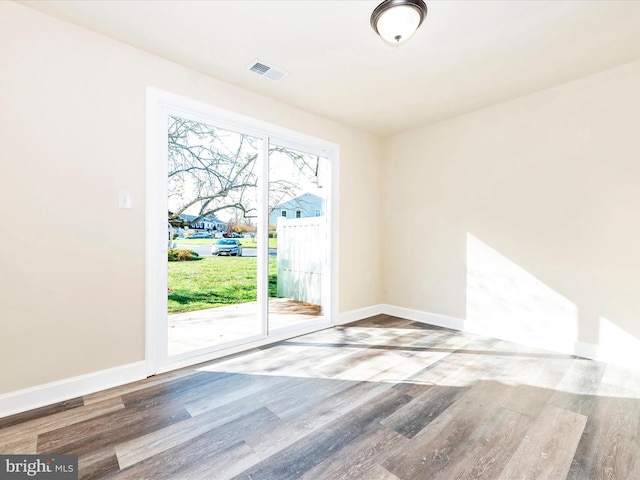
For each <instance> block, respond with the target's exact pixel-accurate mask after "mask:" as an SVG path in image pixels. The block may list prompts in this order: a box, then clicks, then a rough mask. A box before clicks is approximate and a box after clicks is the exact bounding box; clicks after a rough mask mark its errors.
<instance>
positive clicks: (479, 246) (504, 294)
mask: <svg viewBox="0 0 640 480" xmlns="http://www.w3.org/2000/svg"><path fill="white" fill-rule="evenodd" d="M466 293H467V303H466V305H467V316H466V321H465V330H468V331H470V332H474V333H478V334H481V335H487V336H490V337H495V338H502V339H505V340H510V341H514V342H518V343H522V344H526V345H532V346H536V347H539V348H546V349H550V350H555V351H561V352H567V353H570V352H573V349H574V344H575V342H576V340H577V334H578V309H577V307H576V305H575V304H573V303H572V302H571V301H569V300H568V299H567V298H565V297H563V296H562V295H560V294H559V293H557V292H556V291H555V290H553V289H551V288H549V287H548V286H547V285H545V284H544V283H543V282H541V281H540V280H538V279H537V278H536V277H534V276H533V275H531V274H530V273H529V272H527V271H526V270H524V269H523V268H522V267H520V266H518V265H517V264H515V263H513V262H512V261H511V260H509V259H508V258H506V257H504V256H503V255H501V254H500V253H498V252H497V251H495V250H494V249H492V248H491V247H489V246H488V245H487V244H485V243H483V242H482V241H480V240H479V239H478V238H476V237H475V236H473V235H471V234H470V233H467V290H466Z"/></svg>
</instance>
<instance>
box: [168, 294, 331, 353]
mask: <svg viewBox="0 0 640 480" xmlns="http://www.w3.org/2000/svg"><path fill="white" fill-rule="evenodd" d="M321 315H322V311H321V307H320V306H319V305H312V304H308V303H304V302H298V301H295V300H290V299H287V298H271V299H269V329H270V330H276V329H279V328H283V327H290V326H293V325H297V324H301V323H304V322H307V321H309V320H313V319H318V318H319V317H320V316H321ZM261 328H262V325H261V323H260V321H259V320H258V304H257V302H247V303H239V304H237V305H230V306H227V307H218V308H209V309H206V310H198V311H194V312H185V313H176V314H172V315H169V355H176V354H180V353H186V352H189V351H192V350H197V349H200V348H206V347H210V346H213V345H220V344H223V343H227V342H232V341H234V340H240V339H242V338H246V337H250V336H254V335H258V334H260V332H261Z"/></svg>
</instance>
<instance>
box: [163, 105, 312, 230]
mask: <svg viewBox="0 0 640 480" xmlns="http://www.w3.org/2000/svg"><path fill="white" fill-rule="evenodd" d="M260 141H261V140H260V139H258V138H255V137H252V136H249V135H245V134H240V133H237V132H231V131H229V130H225V129H221V128H216V127H213V126H210V125H206V124H203V123H199V122H195V121H192V120H187V119H184V118H179V117H169V128H168V154H169V155H168V157H169V169H168V175H169V203H170V211H169V212H168V221H169V224H170V225H171V226H173V227H187V226H189V225H192V224H197V223H199V222H200V221H201V220H202V219H203V218H205V217H209V216H214V215H216V214H217V213H218V212H220V211H223V210H235V212H236V213H238V212H239V213H241V216H242V217H244V218H250V217H255V216H256V214H257V212H256V203H257V198H256V197H257V195H256V193H257V186H258V173H257V169H256V160H257V158H258V153H259V151H260ZM273 152H278V153H279V154H283V155H285V156H286V157H282V156H279V157H278V158H279V159H280V160H278V161H277V162H274V163H278V162H279V163H282V161H283V160H282V159H285V158H286V162H287V163H288V167H287V168H281V167H278V166H274V167H273V168H270V172H269V176H270V181H269V215H271V212H272V211H273V209H274V208H275V207H276V206H277V205H279V204H281V203H283V202H284V201H287V200H289V199H291V198H295V197H296V196H298V195H299V194H300V193H301V189H300V183H301V181H302V179H303V178H307V179H308V178H311V177H313V175H314V172H315V174H316V175H317V166H318V162H319V159H318V158H317V157H315V156H311V155H308V154H305V153H300V152H296V151H293V150H290V149H286V148H283V147H279V146H272V147H271V150H270V155H272V154H273ZM270 163H271V162H270ZM194 209H195V210H196V211H197V215H196V218H194V219H193V220H191V221H190V222H186V221H184V220H183V219H182V218H181V217H180V215H181V214H183V213H185V212H186V211H190V212H193V211H194Z"/></svg>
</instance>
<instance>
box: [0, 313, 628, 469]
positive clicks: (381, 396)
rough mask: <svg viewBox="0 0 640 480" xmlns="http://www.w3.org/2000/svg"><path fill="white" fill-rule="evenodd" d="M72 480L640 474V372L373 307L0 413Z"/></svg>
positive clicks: (17, 445) (10, 449)
mask: <svg viewBox="0 0 640 480" xmlns="http://www.w3.org/2000/svg"><path fill="white" fill-rule="evenodd" d="M0 452H1V453H5V454H6V453H36V452H37V453H56V454H77V455H79V460H80V478H83V479H98V478H108V479H135V480H140V479H153V480H159V479H164V478H175V479H181V480H185V479H203V480H209V479H225V478H237V479H252V480H260V479H274V480H283V479H298V478H300V479H306V480H319V479H331V480H334V479H349V480H351V479H367V480H378V479H379V480H397V479H401V480H405V479H420V480H431V479H490V480H495V479H504V480H515V479H565V478H566V479H572V480H583V479H608V480H613V479H625V480H629V479H640V375H638V374H635V373H631V372H628V371H625V370H623V369H621V368H619V367H614V366H607V365H605V364H601V363H597V362H593V361H589V360H583V359H579V358H575V357H571V356H566V355H559V354H554V353H549V352H546V351H542V350H536V349H532V348H527V347H522V346H519V345H515V344H512V343H509V342H504V341H498V340H492V339H488V338H482V337H477V336H473V335H469V334H463V333H460V332H455V331H451V330H446V329H441V328H436V327H429V326H425V325H420V324H416V323H413V322H410V321H407V320H402V319H398V318H394V317H388V316H384V315H381V316H378V317H374V318H371V319H368V320H363V321H360V322H356V323H353V324H350V325H348V326H344V327H338V328H332V329H329V330H324V331H322V332H317V333H314V334H310V335H306V336H303V337H298V338H295V339H292V340H289V341H284V342H280V343H278V344H275V345H272V346H268V347H264V348H260V349H255V350H251V351H249V352H245V353H243V354H239V355H235V356H232V357H228V358H225V359H221V360H219V361H215V362H212V363H209V364H205V365H198V366H196V367H193V368H189V369H184V370H180V371H176V372H171V373H169V374H165V375H159V376H156V377H152V378H149V379H146V380H144V381H140V382H136V383H133V384H129V385H125V386H123V387H119V388H115V389H111V390H107V391H104V392H100V393H97V394H94V395H88V396H86V397H83V398H76V399H74V400H71V401H68V402H65V403H63V404H58V405H53V406H50V407H46V408H43V409H39V410H36V411H31V412H27V413H24V414H19V415H15V416H13V417H6V418H4V419H0Z"/></svg>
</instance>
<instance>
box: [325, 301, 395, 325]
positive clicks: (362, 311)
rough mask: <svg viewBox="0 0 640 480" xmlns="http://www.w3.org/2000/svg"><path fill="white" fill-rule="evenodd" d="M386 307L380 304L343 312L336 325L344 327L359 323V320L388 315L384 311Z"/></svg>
mask: <svg viewBox="0 0 640 480" xmlns="http://www.w3.org/2000/svg"><path fill="white" fill-rule="evenodd" d="M384 307H385V306H384V305H380V304H379V305H372V306H370V307H364V308H358V309H356V310H349V311H348V312H343V313H341V314H340V315H339V316H338V321H337V322H336V325H344V324H345V323H351V322H357V321H358V320H364V319H365V318H369V317H375V316H376V315H380V314H382V313H386V312H384V311H383V309H384Z"/></svg>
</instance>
